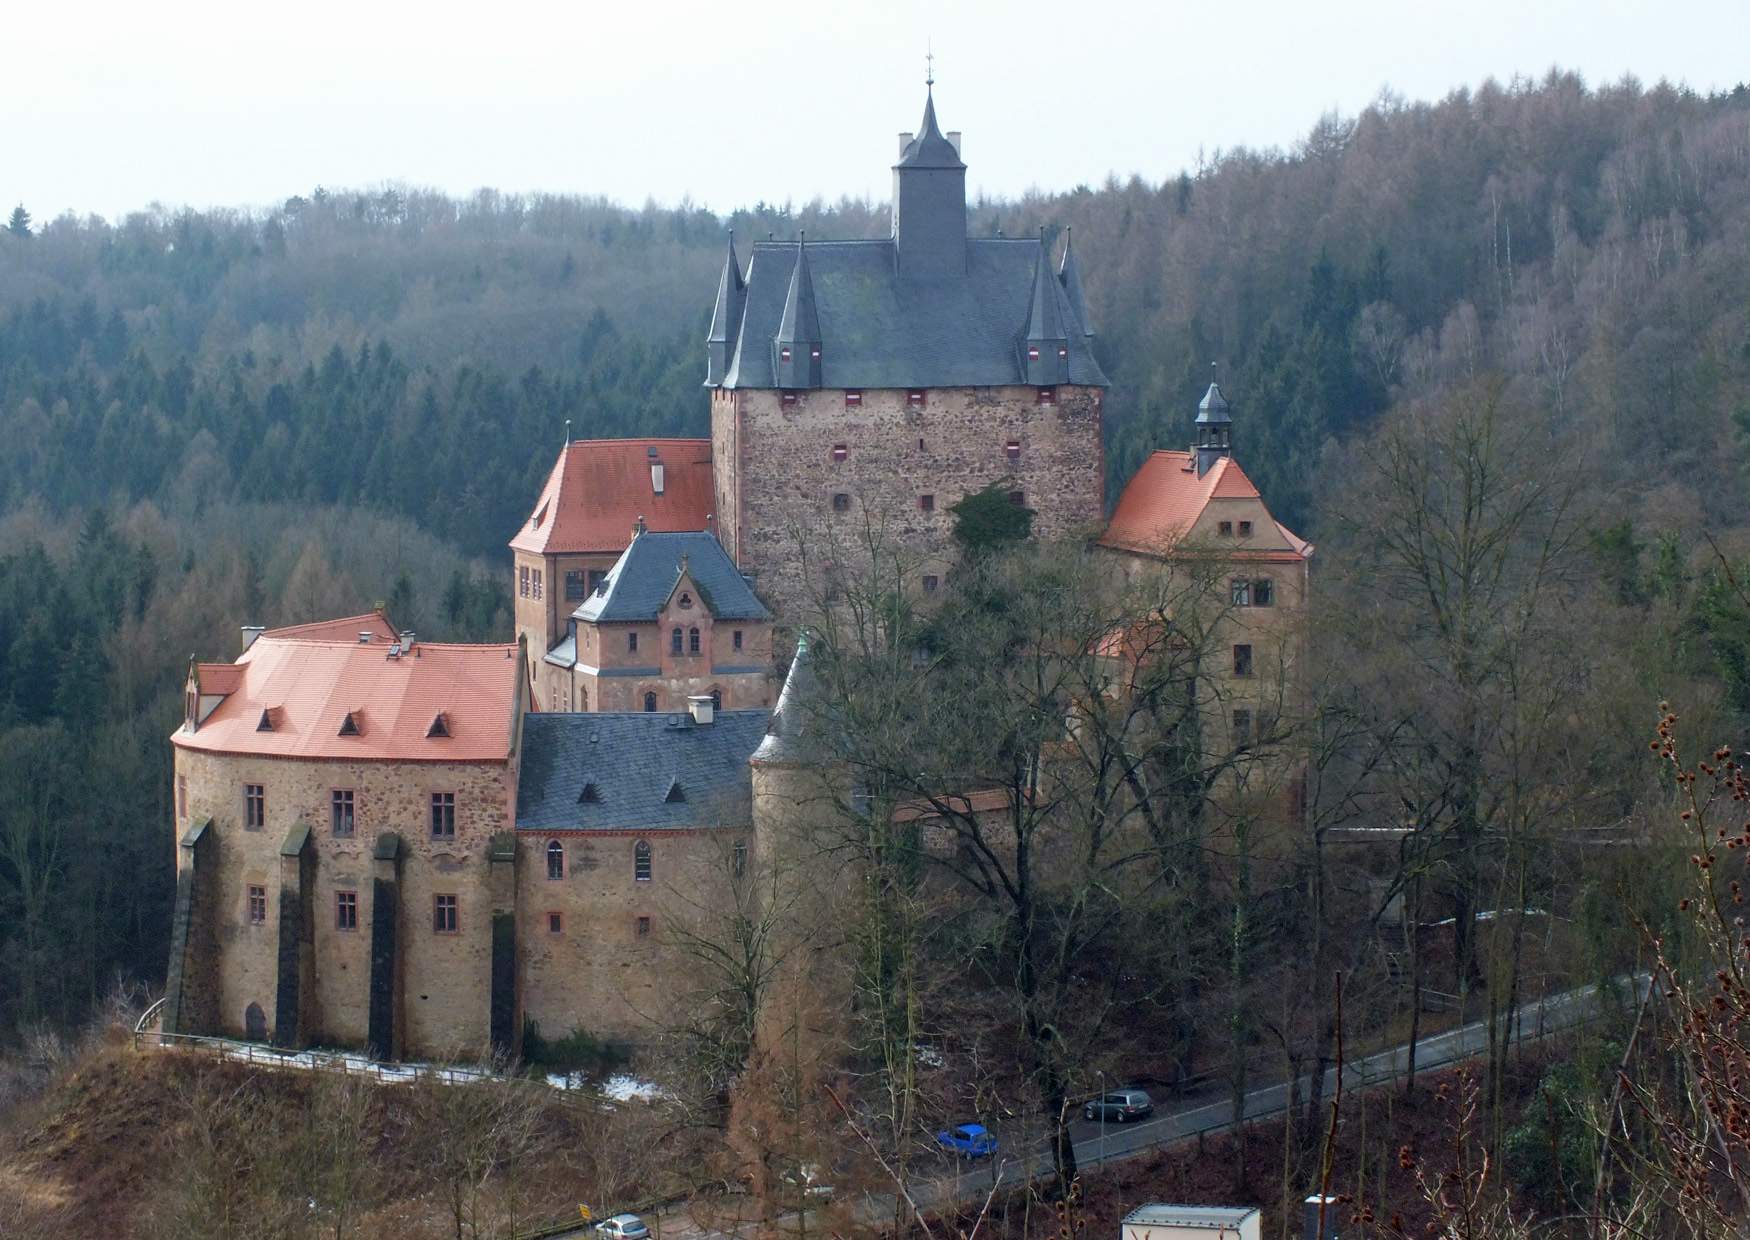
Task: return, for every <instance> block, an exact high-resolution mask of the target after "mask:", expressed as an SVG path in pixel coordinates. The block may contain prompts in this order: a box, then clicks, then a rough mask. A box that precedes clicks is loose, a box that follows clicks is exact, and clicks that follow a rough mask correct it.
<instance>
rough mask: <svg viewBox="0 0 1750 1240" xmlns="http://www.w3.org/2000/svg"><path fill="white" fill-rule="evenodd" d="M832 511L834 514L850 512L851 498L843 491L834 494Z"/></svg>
mask: <svg viewBox="0 0 1750 1240" xmlns="http://www.w3.org/2000/svg"><path fill="white" fill-rule="evenodd" d="M832 510H833V511H834V512H849V511H850V510H851V497H850V496H849V495H846V494H845V493H844V492H843V491H840V492H838V493H837V494H835V495H834V496H833V497H832Z"/></svg>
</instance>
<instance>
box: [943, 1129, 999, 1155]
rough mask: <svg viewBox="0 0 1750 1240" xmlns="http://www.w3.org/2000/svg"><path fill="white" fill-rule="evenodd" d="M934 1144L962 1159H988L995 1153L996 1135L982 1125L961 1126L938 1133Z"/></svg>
mask: <svg viewBox="0 0 1750 1240" xmlns="http://www.w3.org/2000/svg"><path fill="white" fill-rule="evenodd" d="M936 1144H937V1145H939V1146H941V1147H942V1148H943V1149H945V1150H947V1151H948V1152H949V1153H950V1154H958V1155H960V1157H962V1158H988V1157H990V1156H991V1155H992V1154H994V1153H996V1152H997V1139H996V1135H995V1134H994V1133H992V1132H991V1130H990V1129H988V1128H986V1127H985V1126H984V1125H983V1124H962V1125H960V1127H958V1128H950V1129H948V1130H947V1131H946V1132H938V1133H937V1134H936Z"/></svg>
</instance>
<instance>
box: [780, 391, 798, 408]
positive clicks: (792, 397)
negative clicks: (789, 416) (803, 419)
mask: <svg viewBox="0 0 1750 1240" xmlns="http://www.w3.org/2000/svg"><path fill="white" fill-rule="evenodd" d="M780 400H781V402H782V403H783V405H784V407H785V408H786V409H788V408H789V407H790V406H792V405H794V404H795V403H796V393H795V392H785V393H784V395H783V396H782V397H781V398H780Z"/></svg>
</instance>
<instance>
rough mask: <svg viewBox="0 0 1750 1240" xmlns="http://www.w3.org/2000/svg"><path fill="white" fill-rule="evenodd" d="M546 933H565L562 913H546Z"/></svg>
mask: <svg viewBox="0 0 1750 1240" xmlns="http://www.w3.org/2000/svg"><path fill="white" fill-rule="evenodd" d="M547 933H548V934H564V933H565V914H563V913H548V914H547Z"/></svg>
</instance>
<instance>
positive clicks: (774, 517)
mask: <svg viewBox="0 0 1750 1240" xmlns="http://www.w3.org/2000/svg"><path fill="white" fill-rule="evenodd" d="M1048 390H1049V391H1052V392H1053V393H1054V396H1055V399H1054V401H1053V403H1050V404H1041V403H1039V391H1040V390H1039V389H1037V388H1033V387H989V388H946V389H931V390H929V391H928V392H927V393H926V395H925V401H924V404H923V406H922V408H919V407H916V406H914V405H911V404H910V403H908V401H907V394H906V392H905V390H904V389H879V390H877V389H870V390H866V391H864V392H863V393H862V399H861V403H860V404H857V405H852V406H847V404H846V398H845V393H844V392H843V391H842V390H838V389H824V390H820V391H809V392H799V393H796V397H797V399H796V403H794V404H792V405H785V404H784V403H783V394H782V393H780V392H777V391H772V390H744V391H732V392H724V391H714V392H713V394H712V401H711V442H712V462H713V470H714V473H715V476H716V485H717V505H718V513H717V520H718V525H719V527H720V529H721V531H722V537H723V539H724V544H725V546H726V547H727V548H728V549H729V551H730V554H731V555H732V556H733V557H734V558H735V560H736V562H737V564H739V565H740V566H741V568H742V570H743V571H744V572H748V573H751V574H753V576H754V586H755V589H756V590H758V591H759V594H760V597H761V598H762V599H763V600H764V601H765V603H766V605H767V606H769V607H771V608H772V609H773V610H774V611H775V612H776V613H777V615H778V617H779V620H780V621H781V622H784V623H794V622H795V620H796V618H797V617H798V616H800V615H803V614H805V613H806V610H807V608H808V604H809V602H810V600H811V599H812V598H813V597H815V595H816V592H817V591H818V589H819V582H818V581H815V582H810V581H809V579H808V573H807V572H805V570H804V567H803V563H804V559H803V556H802V555H800V554H799V546H798V544H799V541H800V542H801V543H803V544H806V549H807V553H808V554H807V560H808V562H809V565H810V570H809V571H815V570H814V565H817V564H819V563H821V562H822V561H834V560H839V561H843V562H844V567H846V568H850V567H853V566H854V565H855V563H856V562H857V556H858V552H857V550H856V542H857V539H858V537H859V536H860V531H861V530H863V529H864V528H865V524H866V523H867V524H872V525H874V526H876V527H878V528H879V529H880V530H881V531H882V534H883V536H884V538H885V539H887V540H889V541H890V542H891V543H893V544H894V545H895V546H897V547H900V548H903V549H904V550H905V551H906V552H907V553H908V558H911V559H913V560H915V564H916V567H915V571H914V575H915V576H916V577H917V578H918V581H917V582H916V583H915V585H916V588H920V589H921V588H923V584H924V583H923V581H922V578H923V577H924V576H925V575H926V574H927V575H929V576H933V577H936V578H937V580H938V582H939V583H941V584H945V578H946V574H948V573H950V572H951V571H952V565H953V561H954V558H955V556H954V543H953V528H954V517H953V514H952V513H951V512H949V509H950V508H951V507H952V506H953V505H954V504H955V503H956V502H958V501H959V500H960V499H961V498H962V497H964V496H965V495H967V494H969V493H971V492H973V491H977V490H980V489H982V488H983V487H985V486H987V485H989V484H991V483H993V482H1000V483H1002V484H1003V485H1004V486H1005V488H1006V489H1009V490H1011V491H1014V492H1018V493H1019V494H1020V495H1021V496H1022V497H1023V502H1024V503H1025V504H1026V506H1027V507H1029V508H1032V509H1033V510H1034V511H1035V512H1036V513H1037V516H1036V517H1035V520H1034V532H1035V534H1036V535H1037V536H1038V537H1040V538H1042V539H1053V538H1063V537H1067V536H1072V535H1075V534H1079V533H1083V532H1091V531H1093V530H1094V529H1096V528H1097V527H1098V526H1099V524H1100V522H1101V520H1102V517H1103V515H1104V511H1105V497H1104V479H1105V463H1104V455H1103V449H1102V446H1101V430H1100V421H1101V391H1100V389H1098V388H1085V387H1068V386H1065V387H1058V388H1055V389H1048ZM1011 443H1012V444H1014V445H1015V448H1014V449H1013V450H1011V448H1010V445H1011ZM840 445H842V446H843V448H844V452H843V454H842V458H843V459H838V458H839V455H840V454H838V453H836V452H835V448H836V447H838V446H840ZM838 495H843V496H845V497H846V499H845V500H844V501H841V503H842V505H843V506H842V508H839V509H835V507H834V497H835V496H838ZM926 497H927V500H926Z"/></svg>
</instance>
